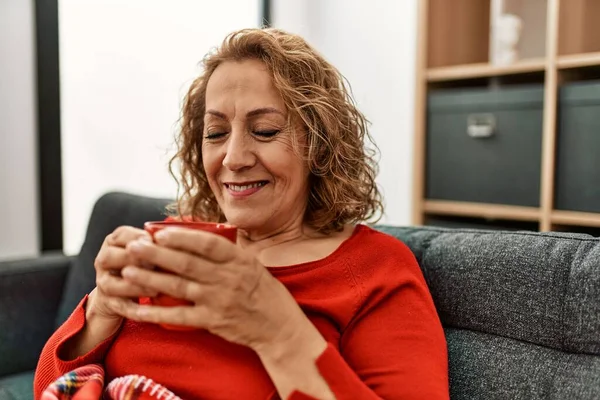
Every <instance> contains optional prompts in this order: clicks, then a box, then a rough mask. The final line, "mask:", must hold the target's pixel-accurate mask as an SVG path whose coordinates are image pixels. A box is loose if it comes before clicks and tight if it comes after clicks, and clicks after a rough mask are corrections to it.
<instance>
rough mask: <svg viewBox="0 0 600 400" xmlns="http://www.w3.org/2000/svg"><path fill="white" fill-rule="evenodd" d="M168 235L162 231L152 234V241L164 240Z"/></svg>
mask: <svg viewBox="0 0 600 400" xmlns="http://www.w3.org/2000/svg"><path fill="white" fill-rule="evenodd" d="M167 235H168V232H165V231H164V230H161V231H158V232H156V233H155V234H154V240H164V239H166V237H167Z"/></svg>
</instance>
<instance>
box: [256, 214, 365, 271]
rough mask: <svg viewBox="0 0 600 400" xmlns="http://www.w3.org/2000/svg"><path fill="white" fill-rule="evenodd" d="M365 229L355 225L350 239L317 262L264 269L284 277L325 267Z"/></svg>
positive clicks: (363, 226) (362, 226)
mask: <svg viewBox="0 0 600 400" xmlns="http://www.w3.org/2000/svg"><path fill="white" fill-rule="evenodd" d="M367 229H369V227H368V226H366V225H363V224H357V225H356V226H355V227H354V229H353V230H352V234H351V235H350V237H348V238H346V239H344V241H343V242H342V243H340V245H339V246H338V247H337V248H336V249H335V250H334V251H332V252H331V253H329V255H327V256H325V257H323V258H320V259H318V260H313V261H307V262H303V263H299V264H293V265H285V266H282V267H266V268H267V270H269V272H270V273H271V274H273V275H274V276H277V275H285V274H289V273H298V272H305V271H308V270H312V269H316V268H319V267H321V266H323V265H327V264H329V263H330V262H332V261H335V260H336V259H338V258H339V257H340V256H341V255H342V254H344V253H345V251H346V248H347V247H349V246H351V245H352V244H353V243H354V242H356V240H357V238H358V237H359V236H360V233H361V232H364V231H365V230H367Z"/></svg>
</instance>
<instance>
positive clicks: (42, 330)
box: [0, 253, 72, 377]
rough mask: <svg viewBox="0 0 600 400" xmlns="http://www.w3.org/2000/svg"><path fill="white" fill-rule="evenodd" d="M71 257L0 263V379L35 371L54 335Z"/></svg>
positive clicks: (53, 255) (50, 257)
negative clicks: (41, 353) (38, 360)
mask: <svg viewBox="0 0 600 400" xmlns="http://www.w3.org/2000/svg"><path fill="white" fill-rule="evenodd" d="M71 260H72V257H67V256H64V255H62V254H52V253H49V254H44V255H43V256H41V257H38V258H32V259H25V260H16V261H3V262H0V360H2V362H1V363H0V377H2V376H5V375H8V374H13V373H17V372H21V371H27V370H31V369H33V368H35V366H36V364H37V359H38V357H39V354H40V352H41V351H42V348H43V346H44V344H45V343H46V341H47V340H48V338H49V337H50V336H51V335H52V333H53V331H54V328H55V326H54V323H55V319H56V314H57V310H58V307H59V304H60V301H61V297H62V291H63V287H64V284H65V281H66V276H67V272H68V271H69V268H70V266H71Z"/></svg>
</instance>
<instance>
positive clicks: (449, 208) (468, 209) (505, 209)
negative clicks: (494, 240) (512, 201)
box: [423, 200, 541, 222]
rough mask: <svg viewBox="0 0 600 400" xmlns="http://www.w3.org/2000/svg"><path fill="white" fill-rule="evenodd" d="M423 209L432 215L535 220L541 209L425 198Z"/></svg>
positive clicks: (538, 217)
mask: <svg viewBox="0 0 600 400" xmlns="http://www.w3.org/2000/svg"><path fill="white" fill-rule="evenodd" d="M423 209H424V211H425V212H426V213H428V214H432V215H456V216H461V217H476V218H486V219H508V220H515V221H532V222H537V221H539V219H540V216H541V211H540V209H539V208H537V207H522V206H508V205H501V204H484V203H467V202H457V201H445V200H425V201H424V207H423Z"/></svg>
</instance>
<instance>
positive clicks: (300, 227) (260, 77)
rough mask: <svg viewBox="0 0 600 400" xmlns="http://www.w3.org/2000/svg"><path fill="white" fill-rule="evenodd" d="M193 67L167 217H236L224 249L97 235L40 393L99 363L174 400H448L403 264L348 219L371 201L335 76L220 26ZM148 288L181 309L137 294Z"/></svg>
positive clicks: (319, 61) (399, 255)
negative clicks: (175, 188)
mask: <svg viewBox="0 0 600 400" xmlns="http://www.w3.org/2000/svg"><path fill="white" fill-rule="evenodd" d="M204 66H205V69H204V72H203V74H202V75H201V76H200V77H199V78H198V79H196V80H195V81H194V83H193V84H192V86H191V88H190V90H189V92H188V95H187V98H186V102H185V105H184V109H183V121H182V122H183V126H182V131H181V135H180V137H179V145H180V146H179V152H178V153H177V155H176V156H175V158H174V160H173V162H179V163H180V167H181V171H182V179H181V182H182V187H183V194H182V196H180V200H179V201H178V203H177V207H176V208H177V212H178V213H177V214H178V215H185V216H189V217H193V218H195V219H200V220H207V221H227V222H228V223H230V224H233V225H236V226H237V227H238V228H239V236H238V242H237V244H236V245H234V244H232V243H230V242H229V241H227V240H226V239H223V238H221V237H218V236H216V235H212V234H210V233H206V232H201V231H193V230H182V229H166V230H163V231H162V232H160V233H158V234H156V236H155V241H156V243H153V242H152V241H151V240H150V238H149V236H148V234H147V233H146V232H144V231H142V230H139V229H135V228H131V227H121V228H119V229H117V230H116V231H115V232H114V233H112V234H111V235H109V236H108V237H107V238H106V240H105V242H104V245H103V247H102V249H101V250H100V252H99V254H98V257H97V260H96V263H95V268H96V274H97V287H96V289H94V291H93V292H92V293H91V294H90V295H89V296H88V297H87V298H85V299H83V300H82V302H81V303H80V305H79V306H78V307H77V309H76V310H75V311H74V313H73V314H72V315H71V317H70V318H69V320H67V322H66V323H65V324H64V325H63V326H62V327H61V328H59V329H58V331H57V332H56V333H55V334H54V335H53V337H52V338H51V339H50V340H49V341H48V343H47V344H46V347H45V348H44V350H43V353H42V355H41V357H40V362H39V365H38V369H37V372H36V378H35V392H36V396H39V395H40V392H41V391H42V390H43V389H44V388H45V387H46V386H47V385H48V384H49V383H51V382H52V381H53V380H54V379H56V378H57V377H58V376H60V375H61V374H63V373H65V372H67V371H69V370H72V369H74V368H76V367H79V366H81V365H85V364H90V363H102V364H103V366H104V368H105V370H106V374H107V377H108V378H109V379H110V378H111V377H118V376H123V375H127V374H142V375H145V376H147V377H150V378H152V379H154V380H155V381H157V382H160V383H161V384H163V385H164V386H166V387H167V388H169V389H170V390H171V391H173V392H174V393H175V394H177V395H178V396H181V397H182V398H185V399H196V398H204V399H217V398H223V399H237V398H244V399H246V398H247V399H268V398H275V397H278V396H279V397H281V398H286V399H287V398H293V399H308V398H316V399H333V398H338V399H376V398H384V399H416V398H426V399H439V398H448V377H447V354H446V343H445V338H444V333H443V330H442V327H441V325H440V321H439V319H438V316H437V314H436V310H435V308H434V305H433V302H432V299H431V297H430V294H429V292H428V290H427V286H426V284H425V281H424V279H423V276H422V274H421V271H420V269H419V267H418V265H417V263H416V261H415V258H414V256H413V255H412V254H411V253H410V251H409V250H408V248H407V247H406V246H404V245H403V244H402V243H400V242H399V241H397V240H396V239H394V238H392V237H390V236H387V235H385V234H383V233H380V232H377V231H375V230H372V229H370V228H368V227H367V226H365V225H361V224H360V222H361V221H365V220H369V219H372V218H373V217H374V216H376V215H377V214H379V213H380V212H381V208H382V207H381V202H380V195H379V192H378V190H377V188H376V185H375V165H374V162H373V159H372V156H371V155H370V154H368V153H367V152H366V151H365V148H364V139H365V138H367V139H368V138H370V137H369V134H368V132H367V128H366V120H365V118H364V116H363V115H362V114H361V113H360V112H359V111H358V110H357V109H356V108H355V106H354V105H353V101H352V99H351V97H350V94H349V91H348V90H347V89H346V87H345V85H344V80H343V77H342V75H341V74H340V73H339V72H338V71H337V70H336V69H335V68H334V67H333V66H331V65H330V64H329V63H328V62H327V61H325V60H324V59H323V58H322V57H321V56H320V55H319V54H318V53H317V52H316V51H315V50H314V49H312V48H311V47H310V46H309V45H308V44H307V43H306V42H305V41H304V40H303V39H301V38H300V37H298V36H295V35H291V34H288V33H285V32H282V31H279V30H273V29H250V30H243V31H239V32H236V33H233V34H231V35H230V36H228V37H227V38H226V39H225V41H224V42H223V44H222V45H221V47H220V48H219V49H217V50H216V51H215V52H213V53H212V54H209V55H208V56H207V57H206V58H205V60H204ZM145 265H157V266H160V267H161V268H163V269H165V270H168V271H171V272H174V274H170V275H166V274H164V273H160V272H155V271H151V270H148V269H144V268H143V266H145ZM157 293H166V294H169V295H171V296H175V297H178V298H183V299H187V300H189V301H190V302H192V303H193V305H191V306H183V307H173V308H161V307H156V306H146V305H140V304H137V302H136V301H135V299H136V298H137V297H139V296H154V295H156V294H157ZM159 323H162V324H175V325H187V326H192V327H198V328H203V329H200V330H196V331H191V332H178V331H172V330H166V329H164V328H161V327H160V326H159V325H157V324H159Z"/></svg>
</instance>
